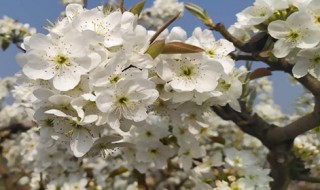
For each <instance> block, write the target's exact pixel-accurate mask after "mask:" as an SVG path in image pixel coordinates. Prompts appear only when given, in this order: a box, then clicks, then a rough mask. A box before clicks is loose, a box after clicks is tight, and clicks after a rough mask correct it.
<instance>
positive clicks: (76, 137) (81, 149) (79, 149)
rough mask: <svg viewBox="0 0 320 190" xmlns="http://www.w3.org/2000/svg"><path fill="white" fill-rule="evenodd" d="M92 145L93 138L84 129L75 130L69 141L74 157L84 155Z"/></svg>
mask: <svg viewBox="0 0 320 190" xmlns="http://www.w3.org/2000/svg"><path fill="white" fill-rule="evenodd" d="M92 145H93V138H92V137H91V135H90V133H89V132H88V131H87V130H85V129H80V130H75V131H74V133H73V135H72V139H71V141H70V147H71V150H72V152H73V154H74V155H75V156H76V157H82V156H83V155H85V154H86V153H87V152H88V151H89V150H90V148H91V147H92Z"/></svg>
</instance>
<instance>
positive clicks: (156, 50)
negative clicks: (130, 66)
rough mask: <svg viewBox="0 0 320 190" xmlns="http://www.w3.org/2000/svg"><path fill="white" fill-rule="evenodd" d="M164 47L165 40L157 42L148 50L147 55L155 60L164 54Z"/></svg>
mask: <svg viewBox="0 0 320 190" xmlns="http://www.w3.org/2000/svg"><path fill="white" fill-rule="evenodd" d="M164 46H165V41H164V40H157V41H155V42H154V43H152V44H151V45H150V46H149V48H148V50H147V51H146V52H145V53H146V54H149V55H151V57H152V58H153V59H155V58H156V57H157V56H158V55H160V54H161V53H162V52H163V48H164Z"/></svg>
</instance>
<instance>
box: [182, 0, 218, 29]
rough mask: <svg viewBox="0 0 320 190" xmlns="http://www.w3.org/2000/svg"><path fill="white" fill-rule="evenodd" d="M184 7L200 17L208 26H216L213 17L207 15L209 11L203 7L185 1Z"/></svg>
mask: <svg viewBox="0 0 320 190" xmlns="http://www.w3.org/2000/svg"><path fill="white" fill-rule="evenodd" d="M184 7H185V8H186V9H187V10H188V11H190V13H191V14H192V15H193V16H195V17H197V18H198V19H200V20H201V21H202V22H203V23H204V24H205V25H206V26H210V27H214V23H213V21H212V19H211V18H210V17H209V16H208V15H207V12H206V11H205V10H204V9H203V8H201V7H199V6H198V5H195V4H193V3H185V4H184Z"/></svg>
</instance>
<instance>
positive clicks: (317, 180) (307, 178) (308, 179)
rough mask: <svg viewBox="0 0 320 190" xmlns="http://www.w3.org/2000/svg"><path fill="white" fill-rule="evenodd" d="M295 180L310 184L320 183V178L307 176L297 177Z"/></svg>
mask: <svg viewBox="0 0 320 190" xmlns="http://www.w3.org/2000/svg"><path fill="white" fill-rule="evenodd" d="M295 180H298V181H305V182H310V183H320V178H316V177H311V176H305V175H302V176H297V177H296V178H295Z"/></svg>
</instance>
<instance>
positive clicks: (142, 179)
mask: <svg viewBox="0 0 320 190" xmlns="http://www.w3.org/2000/svg"><path fill="white" fill-rule="evenodd" d="M133 175H134V177H135V178H136V179H137V181H138V189H139V190H147V189H148V185H147V183H146V174H142V173H140V172H139V171H138V170H133Z"/></svg>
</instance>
